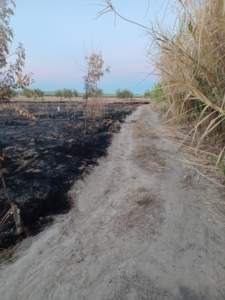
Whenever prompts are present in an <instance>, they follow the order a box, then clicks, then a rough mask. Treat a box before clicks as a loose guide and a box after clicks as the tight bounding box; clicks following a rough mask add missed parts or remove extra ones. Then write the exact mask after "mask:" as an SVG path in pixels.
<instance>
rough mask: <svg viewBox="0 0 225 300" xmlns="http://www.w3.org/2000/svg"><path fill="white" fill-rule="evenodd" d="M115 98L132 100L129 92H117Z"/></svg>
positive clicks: (131, 94)
mask: <svg viewBox="0 0 225 300" xmlns="http://www.w3.org/2000/svg"><path fill="white" fill-rule="evenodd" d="M116 97H117V98H121V99H125V98H133V97H134V94H133V93H132V92H131V91H129V90H117V92H116Z"/></svg>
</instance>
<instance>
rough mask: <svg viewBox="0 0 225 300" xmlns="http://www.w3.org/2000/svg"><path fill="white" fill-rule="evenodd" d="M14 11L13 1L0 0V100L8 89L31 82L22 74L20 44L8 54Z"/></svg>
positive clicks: (11, 38)
mask: <svg viewBox="0 0 225 300" xmlns="http://www.w3.org/2000/svg"><path fill="white" fill-rule="evenodd" d="M14 9H15V2H14V1H12V0H0V98H4V97H5V95H7V94H8V93H9V91H10V89H16V88H22V87H26V86H28V85H29V84H30V80H31V77H30V75H24V74H23V67H24V64H25V58H26V57H25V50H24V48H23V46H22V44H19V46H18V47H17V49H16V50H15V51H14V52H12V53H11V52H10V48H11V44H12V42H13V37H14V35H13V30H12V28H11V27H10V20H11V17H12V16H13V15H14Z"/></svg>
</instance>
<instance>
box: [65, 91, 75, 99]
mask: <svg viewBox="0 0 225 300" xmlns="http://www.w3.org/2000/svg"><path fill="white" fill-rule="evenodd" d="M63 97H64V98H66V99H71V98H72V97H73V91H71V90H69V89H64V90H63Z"/></svg>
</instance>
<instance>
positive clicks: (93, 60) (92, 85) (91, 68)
mask: <svg viewBox="0 0 225 300" xmlns="http://www.w3.org/2000/svg"><path fill="white" fill-rule="evenodd" d="M85 60H86V63H87V73H86V75H85V76H84V88H85V99H86V100H88V97H89V96H90V95H92V94H94V93H95V92H96V91H97V90H98V82H99V81H100V80H101V78H102V77H103V76H104V75H105V73H109V72H110V67H109V66H108V67H106V68H104V64H105V62H104V59H103V57H102V54H101V53H94V52H93V53H92V54H91V55H89V56H86V57H85Z"/></svg>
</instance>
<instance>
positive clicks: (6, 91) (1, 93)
mask: <svg viewBox="0 0 225 300" xmlns="http://www.w3.org/2000/svg"><path fill="white" fill-rule="evenodd" d="M17 95H18V93H17V91H16V90H14V89H10V88H2V89H0V99H3V100H9V99H11V98H13V97H16V96H17Z"/></svg>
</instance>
